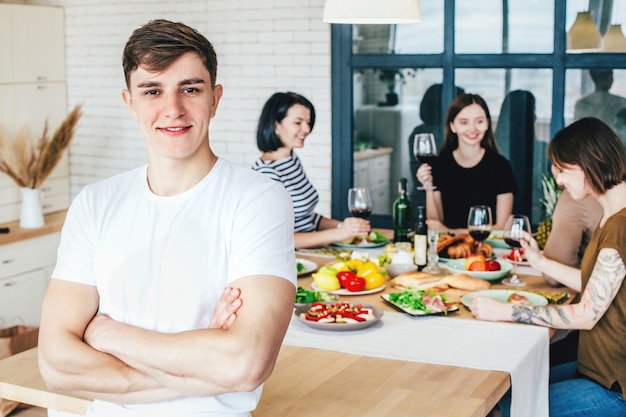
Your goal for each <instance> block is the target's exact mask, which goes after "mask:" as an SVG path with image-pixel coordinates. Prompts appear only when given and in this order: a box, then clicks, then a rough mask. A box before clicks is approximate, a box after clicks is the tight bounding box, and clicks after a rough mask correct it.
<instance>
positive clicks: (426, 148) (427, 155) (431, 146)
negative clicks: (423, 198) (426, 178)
mask: <svg viewBox="0 0 626 417" xmlns="http://www.w3.org/2000/svg"><path fill="white" fill-rule="evenodd" d="M413 155H414V156H415V159H417V160H419V161H420V162H421V163H422V164H428V165H430V166H432V165H433V161H434V160H435V158H437V142H436V141H435V135H433V134H432V133H416V134H415V136H414V137H413ZM436 188H437V187H435V186H434V185H432V184H429V185H425V186H423V187H417V189H418V190H435V189H436Z"/></svg>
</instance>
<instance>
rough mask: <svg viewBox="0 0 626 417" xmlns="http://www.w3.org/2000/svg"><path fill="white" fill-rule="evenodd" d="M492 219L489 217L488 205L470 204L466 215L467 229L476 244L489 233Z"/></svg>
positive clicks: (481, 241)
mask: <svg viewBox="0 0 626 417" xmlns="http://www.w3.org/2000/svg"><path fill="white" fill-rule="evenodd" d="M492 226H493V220H492V217H491V207H489V206H482V205H479V206H472V207H470V210H469V214H468V215H467V229H468V231H469V234H470V236H472V237H473V238H474V240H475V241H477V242H478V246H479V247H480V245H482V244H483V241H484V240H485V239H487V238H488V237H489V235H490V234H491V227H492Z"/></svg>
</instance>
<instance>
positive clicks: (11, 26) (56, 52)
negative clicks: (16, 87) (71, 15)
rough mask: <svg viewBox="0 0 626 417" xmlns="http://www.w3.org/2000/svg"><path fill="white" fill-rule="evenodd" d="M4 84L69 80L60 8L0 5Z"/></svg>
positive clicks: (1, 78) (1, 80) (0, 68)
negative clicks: (66, 72)
mask: <svg viewBox="0 0 626 417" xmlns="http://www.w3.org/2000/svg"><path fill="white" fill-rule="evenodd" d="M0 34H1V36H0V39H2V40H0V53H1V54H2V56H3V57H9V59H2V64H0V83H28V82H49V81H64V80H65V31H64V21H63V9H62V8H60V7H49V6H31V5H23V4H0Z"/></svg>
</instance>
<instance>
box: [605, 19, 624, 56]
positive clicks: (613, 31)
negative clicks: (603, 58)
mask: <svg viewBox="0 0 626 417" xmlns="http://www.w3.org/2000/svg"><path fill="white" fill-rule="evenodd" d="M602 44H603V45H604V49H603V50H604V52H626V38H625V37H624V32H622V25H611V26H610V27H609V30H607V31H606V33H605V34H604V37H603V38H602Z"/></svg>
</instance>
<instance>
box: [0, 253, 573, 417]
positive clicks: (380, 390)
mask: <svg viewBox="0 0 626 417" xmlns="http://www.w3.org/2000/svg"><path fill="white" fill-rule="evenodd" d="M298 257H299V258H305V259H309V260H312V261H314V262H316V264H318V265H319V266H321V265H324V264H326V263H330V262H331V261H332V260H333V259H332V258H329V257H327V256H316V255H311V254H298ZM522 278H523V279H525V280H526V281H527V282H528V284H527V286H526V287H525V288H524V289H533V290H541V291H554V289H553V288H550V287H548V286H547V285H546V284H545V283H544V282H543V279H542V278H541V277H540V276H537V275H523V276H522ZM311 283H312V278H311V276H310V275H308V276H304V277H301V278H298V285H299V286H302V287H305V288H307V289H310V288H311ZM493 287H494V288H504V286H502V285H501V284H498V283H495V284H494V286H493ZM391 291H393V289H392V288H391V287H390V286H389V285H387V286H386V288H385V289H384V290H383V291H381V292H378V293H375V294H368V295H361V296H355V297H350V298H349V299H350V301H355V302H359V303H370V304H374V305H377V306H379V307H380V308H381V309H383V310H385V311H395V310H394V309H393V308H392V307H391V306H389V305H387V304H386V303H385V302H383V301H382V299H381V294H384V293H387V292H391ZM572 295H574V294H572ZM342 299H343V297H342ZM455 315H456V316H457V317H460V318H465V319H468V320H474V319H473V317H472V315H471V313H470V312H469V310H467V309H466V308H465V307H464V306H461V307H460V309H459V310H458V311H457V312H455ZM513 325H517V324H513ZM520 326H523V325H521V324H520ZM510 387H511V378H510V375H509V373H507V372H504V371H497V370H486V369H474V368H468V367H460V366H450V365H438V364H432V363H422V362H413V361H405V360H394V359H388V358H380V357H373V356H366V355H360V354H352V353H345V352H337V351H332V350H324V349H316V348H310V347H301V346H290V345H283V346H282V347H281V350H280V353H279V356H278V359H277V362H276V365H275V368H274V371H273V373H272V375H271V376H270V378H269V379H268V380H267V381H266V383H265V386H264V389H263V395H262V396H261V400H260V402H259V404H258V407H257V409H256V410H255V411H253V413H252V415H253V417H270V416H271V417H273V416H281V417H290V416H293V417H296V416H297V417H309V416H310V417H318V416H320V415H325V414H332V415H333V416H346V417H351V416H372V417H374V416H376V417H384V416H429V417H438V416H441V417H443V416H458V417H483V416H486V415H487V414H488V413H489V412H490V410H492V409H493V408H494V406H495V405H496V404H497V402H498V401H499V400H500V398H502V396H503V395H504V393H505V392H506V391H507V390H508V389H509V388H510ZM0 398H6V399H12V400H15V401H20V402H22V403H26V404H31V405H35V406H39V407H44V408H52V409H56V410H62V411H66V412H70V413H74V414H77V415H84V414H85V413H86V411H87V408H88V407H89V405H90V404H91V399H89V398H79V397H76V396H74V395H71V394H67V393H63V392H58V391H54V390H50V389H48V388H47V387H46V386H45V384H44V382H43V380H42V379H41V376H40V374H39V370H38V366H37V348H34V349H31V350H28V351H26V352H23V353H20V354H17V355H14V356H12V357H9V358H6V359H3V360H1V361H0Z"/></svg>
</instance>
